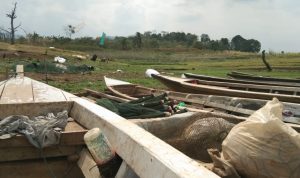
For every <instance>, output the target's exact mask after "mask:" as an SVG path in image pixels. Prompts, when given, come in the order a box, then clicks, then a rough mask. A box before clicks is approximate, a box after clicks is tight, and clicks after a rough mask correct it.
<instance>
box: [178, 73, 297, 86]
mask: <svg viewBox="0 0 300 178" xmlns="http://www.w3.org/2000/svg"><path fill="white" fill-rule="evenodd" d="M183 76H184V77H186V78H193V79H200V80H207V81H215V82H230V83H243V84H255V85H271V86H286V87H299V86H300V84H297V83H281V82H277V81H259V80H257V81H255V80H243V79H235V78H221V77H213V76H207V75H200V74H193V73H184V74H183Z"/></svg>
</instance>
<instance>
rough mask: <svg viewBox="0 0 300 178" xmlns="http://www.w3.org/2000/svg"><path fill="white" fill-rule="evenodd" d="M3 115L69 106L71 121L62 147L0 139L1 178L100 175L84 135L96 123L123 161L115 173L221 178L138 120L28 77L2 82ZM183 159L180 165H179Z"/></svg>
mask: <svg viewBox="0 0 300 178" xmlns="http://www.w3.org/2000/svg"><path fill="white" fill-rule="evenodd" d="M0 90H1V96H0V111H1V112H0V118H1V119H3V118H4V117H6V116H10V115H27V116H38V115H43V114H46V113H49V112H52V113H57V112H60V111H62V110H67V111H68V113H69V117H70V122H69V123H68V125H67V128H66V129H65V131H64V132H63V133H62V137H61V140H60V143H59V145H56V146H51V147H47V148H45V149H43V150H42V151H43V154H41V150H40V149H37V148H35V147H34V146H32V145H31V144H29V142H28V141H27V140H26V139H25V136H23V135H18V136H16V137H13V138H10V139H5V140H0V155H1V156H0V177H1V178H12V177H30V178H35V177H36V178H37V177H70V178H77V177H78V178H79V177H80V178H81V177H100V173H99V169H98V167H97V164H96V162H95V161H94V159H93V157H92V156H91V154H90V153H89V151H88V150H87V148H86V145H85V143H84V141H83V135H84V134H85V133H86V132H87V130H89V129H92V128H95V127H98V128H100V129H101V131H102V132H103V134H104V135H105V136H106V137H107V139H108V140H109V142H110V144H111V145H112V148H113V150H115V151H116V153H117V154H118V155H119V156H120V157H121V159H122V160H123V163H122V165H121V167H120V169H117V170H116V171H117V177H124V175H126V174H127V173H128V171H129V168H130V170H132V171H134V173H136V175H138V176H139V177H149V178H150V177H209V178H215V177H219V176H217V175H216V174H214V173H213V172H211V171H209V170H208V169H206V168H205V167H203V165H201V164H199V163H198V162H196V161H194V160H193V159H191V158H189V157H187V156H186V155H184V154H183V153H181V152H179V151H178V150H176V149H175V148H173V147H171V146H170V145H168V144H167V143H165V142H164V141H162V140H161V139H159V138H157V137H155V136H153V134H151V133H149V132H147V131H146V130H144V129H142V128H141V127H139V126H137V125H136V124H135V123H132V122H131V121H128V120H126V119H124V118H122V117H120V116H118V115H117V114H114V113H112V112H110V111H108V110H107V109H105V108H103V107H100V106H98V105H96V104H94V103H92V102H90V101H87V100H85V99H82V98H80V97H77V96H75V95H72V94H70V93H67V92H64V91H62V90H60V89H57V88H54V87H51V86H49V85H46V84H43V83H41V82H38V81H35V80H32V79H30V78H27V77H19V76H17V77H16V78H11V79H9V80H7V81H3V82H1V84H0ZM178 163H180V164H178Z"/></svg>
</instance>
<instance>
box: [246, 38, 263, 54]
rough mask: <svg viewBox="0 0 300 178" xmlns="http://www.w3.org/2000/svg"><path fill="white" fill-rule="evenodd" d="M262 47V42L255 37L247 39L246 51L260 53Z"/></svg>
mask: <svg viewBox="0 0 300 178" xmlns="http://www.w3.org/2000/svg"><path fill="white" fill-rule="evenodd" d="M260 48H261V44H260V42H259V41H257V40H254V39H250V40H247V41H246V42H245V44H244V51H247V52H255V53H258V52H259V51H260Z"/></svg>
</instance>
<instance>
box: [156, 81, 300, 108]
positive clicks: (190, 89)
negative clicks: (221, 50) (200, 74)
mask: <svg viewBox="0 0 300 178" xmlns="http://www.w3.org/2000/svg"><path fill="white" fill-rule="evenodd" d="M153 78H155V79H158V80H159V81H160V82H162V83H163V84H165V85H166V86H167V87H168V88H170V89H172V90H174V91H179V92H185V93H198V94H211V95H221V96H235V97H242V98H255V99H265V100H271V99H272V98H273V97H277V98H278V99H279V100H280V101H284V102H291V103H300V96H298V95H299V94H298V93H297V91H296V92H293V94H296V95H297V96H296V95H287V94H290V93H289V92H291V91H289V90H286V89H284V90H285V91H288V93H286V94H277V93H273V92H274V91H277V90H276V88H278V89H279V90H280V91H281V90H282V89H281V88H279V87H275V88H274V90H272V88H273V87H271V86H257V85H253V86H249V85H248V87H250V88H251V89H253V90H254V91H249V90H248V91H246V89H247V87H244V89H245V91H243V90H238V89H241V88H243V87H242V86H241V84H239V85H237V84H234V86H233V85H231V87H232V88H230V87H223V86H212V85H208V84H205V85H204V84H199V83H201V82H202V83H203V81H201V82H200V81H199V80H196V79H183V78H178V77H169V76H164V75H153ZM205 83H208V81H206V82H205ZM210 84H212V83H210ZM222 85H223V84H222ZM243 85H246V84H243ZM285 88H287V87H285ZM293 89H294V88H293ZM293 89H292V90H293ZM266 90H269V92H271V93H266ZM259 91H260V92H259Z"/></svg>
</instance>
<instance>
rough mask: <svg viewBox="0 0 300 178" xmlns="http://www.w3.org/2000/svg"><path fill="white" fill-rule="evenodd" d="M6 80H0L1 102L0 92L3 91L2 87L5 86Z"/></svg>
mask: <svg viewBox="0 0 300 178" xmlns="http://www.w3.org/2000/svg"><path fill="white" fill-rule="evenodd" d="M6 81H7V80H4V81H2V82H0V102H1V96H2V93H3V89H4V88H5V84H6Z"/></svg>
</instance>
